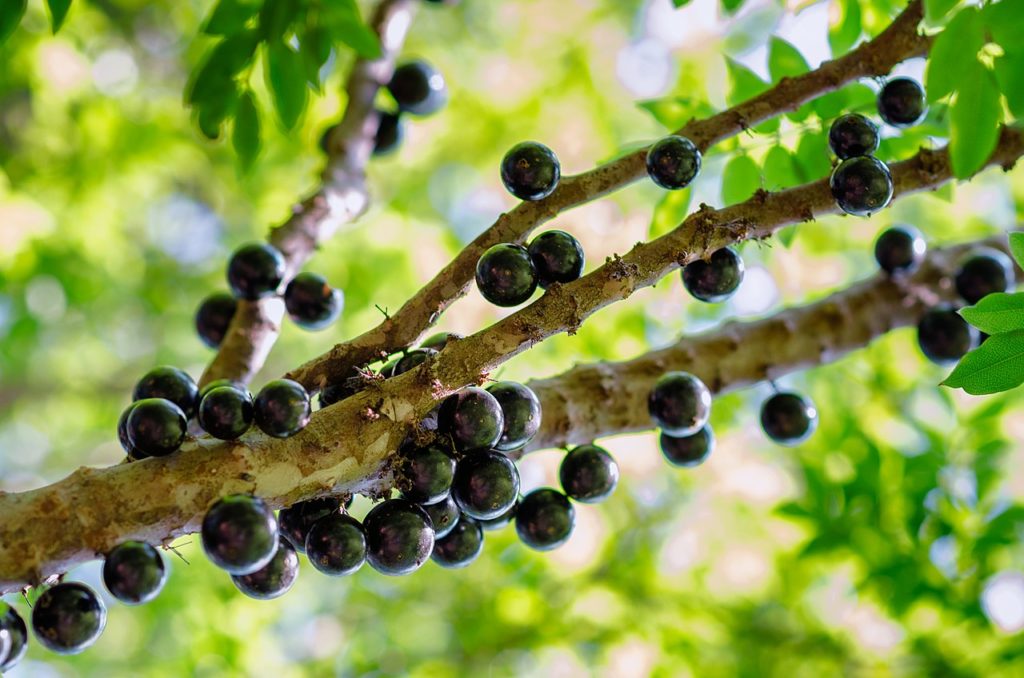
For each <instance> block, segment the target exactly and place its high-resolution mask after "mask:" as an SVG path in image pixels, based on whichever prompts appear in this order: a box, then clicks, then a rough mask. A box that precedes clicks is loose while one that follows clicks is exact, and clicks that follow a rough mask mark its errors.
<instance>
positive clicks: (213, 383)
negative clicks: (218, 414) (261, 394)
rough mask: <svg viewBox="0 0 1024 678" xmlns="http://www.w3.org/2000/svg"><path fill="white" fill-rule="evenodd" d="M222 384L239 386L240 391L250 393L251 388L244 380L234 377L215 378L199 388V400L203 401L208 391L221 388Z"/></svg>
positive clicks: (233, 386)
mask: <svg viewBox="0 0 1024 678" xmlns="http://www.w3.org/2000/svg"><path fill="white" fill-rule="evenodd" d="M221 386H230V387H232V388H237V389H238V390H239V391H243V392H245V393H249V389H248V387H247V386H246V385H245V383H244V382H241V381H235V380H234V379H214V380H213V381H211V382H210V383H208V384H206V385H205V386H203V387H202V388H200V389H199V402H200V403H202V402H203V398H205V397H206V394H207V393H209V392H210V391H212V390H213V389H215V388H220V387H221ZM250 397H251V396H250Z"/></svg>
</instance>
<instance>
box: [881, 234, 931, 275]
mask: <svg viewBox="0 0 1024 678" xmlns="http://www.w3.org/2000/svg"><path fill="white" fill-rule="evenodd" d="M927 249H928V246H927V244H925V241H924V237H923V236H922V235H921V232H920V231H918V230H917V229H916V228H914V227H913V226H893V227H892V228H887V229H886V230H885V231H883V232H882V234H881V235H880V236H878V240H876V241H875V261H877V262H878V267H879V268H881V269H882V270H883V271H885V272H886V273H888V274H889V275H907V274H910V273H913V272H914V271H916V270H917V269H918V267H920V266H921V262H922V261H924V253H925V251H926V250H927Z"/></svg>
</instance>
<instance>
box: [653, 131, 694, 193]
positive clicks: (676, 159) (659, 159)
mask: <svg viewBox="0 0 1024 678" xmlns="http://www.w3.org/2000/svg"><path fill="white" fill-rule="evenodd" d="M700 163H701V157H700V149H698V148H697V146H695V145H694V143H693V142H692V141H690V140H689V139H687V138H686V137H681V136H678V135H670V136H667V137H664V138H662V139H659V140H658V141H656V142H654V144H653V145H651V148H650V150H649V151H647V174H648V175H649V176H650V177H651V179H652V180H653V181H654V183H656V184H658V185H659V186H661V187H662V188H667V189H669V190H670V191H675V190H678V189H680V188H686V187H687V186H689V185H690V182H691V181H693V180H694V178H696V176H697V174H699V173H700Z"/></svg>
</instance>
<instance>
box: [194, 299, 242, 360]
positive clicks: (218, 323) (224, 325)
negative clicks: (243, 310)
mask: <svg viewBox="0 0 1024 678" xmlns="http://www.w3.org/2000/svg"><path fill="white" fill-rule="evenodd" d="M237 309H238V301H236V300H235V298H234V297H233V296H231V295H230V294H228V293H227V292H217V293H216V294H211V295H210V296H208V297H206V298H205V299H203V302H202V303H201V304H199V308H198V309H196V317H195V324H196V334H198V335H199V338H200V339H201V340H202V342H203V343H204V344H206V345H207V346H208V347H210V348H217V347H218V346H220V342H222V341H224V335H225V334H227V333H228V326H229V325H231V319H232V318H234V317H235V311H236V310H237Z"/></svg>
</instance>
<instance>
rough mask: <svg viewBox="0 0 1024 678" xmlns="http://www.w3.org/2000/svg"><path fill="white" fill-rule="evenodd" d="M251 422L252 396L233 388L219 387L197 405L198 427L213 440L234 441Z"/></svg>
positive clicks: (246, 429)
mask: <svg viewBox="0 0 1024 678" xmlns="http://www.w3.org/2000/svg"><path fill="white" fill-rule="evenodd" d="M252 420H253V404H252V396H250V395H249V393H248V391H242V390H239V389H237V388H235V387H234V386H219V387H217V388H215V389H213V390H212V391H210V392H209V393H207V394H206V395H205V396H203V400H202V402H200V404H199V425H200V426H202V427H203V430H204V431H206V432H207V433H209V434H210V435H211V436H213V437H214V438H218V439H220V440H235V439H236V438H238V437H239V436H241V435H242V434H243V433H245V432H246V431H248V430H249V427H250V426H252Z"/></svg>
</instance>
